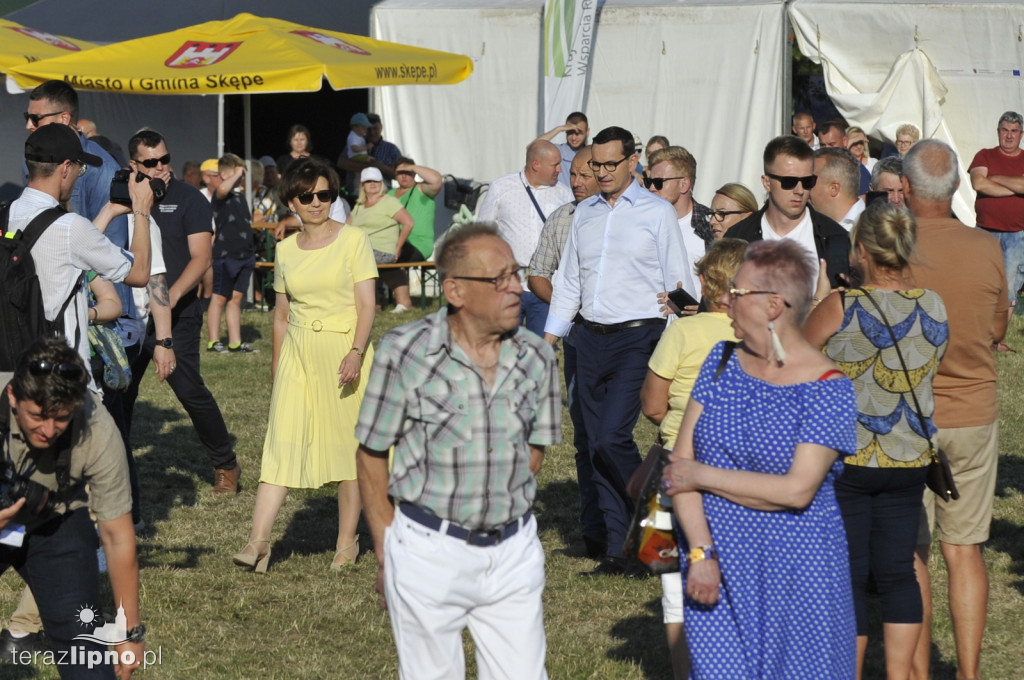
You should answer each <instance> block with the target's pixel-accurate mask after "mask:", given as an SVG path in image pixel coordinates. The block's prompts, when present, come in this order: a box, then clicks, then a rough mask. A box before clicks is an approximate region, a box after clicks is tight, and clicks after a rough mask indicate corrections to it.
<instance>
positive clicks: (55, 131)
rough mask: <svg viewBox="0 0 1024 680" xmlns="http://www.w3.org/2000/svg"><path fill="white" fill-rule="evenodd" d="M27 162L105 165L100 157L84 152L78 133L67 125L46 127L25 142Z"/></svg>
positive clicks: (31, 135) (38, 130)
mask: <svg viewBox="0 0 1024 680" xmlns="http://www.w3.org/2000/svg"><path fill="white" fill-rule="evenodd" d="M25 160H27V161H35V162H36V163H63V162H64V161H74V162H76V163H85V164H86V165H91V166H93V167H97V168H98V167H99V166H101V165H103V161H102V160H101V159H100V157H99V156H93V155H92V154H91V153H86V152H85V151H83V150H82V140H81V139H79V138H78V133H77V132H75V131H74V130H72V129H71V128H70V127H68V126H67V125H57V124H54V125H44V126H43V127H41V128H36V131H35V132H33V133H32V134H30V135H29V136H28V139H27V140H25Z"/></svg>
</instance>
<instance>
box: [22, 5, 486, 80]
mask: <svg viewBox="0 0 1024 680" xmlns="http://www.w3.org/2000/svg"><path fill="white" fill-rule="evenodd" d="M472 71H473V64H472V61H471V60H470V59H469V57H465V56H463V55H460V54H451V53H448V52H437V51H434V50H428V49H423V48H420V47H411V46H407V45H399V44H396V43H390V42H383V41H380V40H373V39H372V38H366V37H362V36H355V35H349V34H347V33H336V32H334V31H323V30H319V29H316V28H310V27H307V26H302V25H300V24H294V23H291V22H289V21H283V20H281V19H269V18H262V17H257V16H253V15H252V14H239V15H237V16H236V17H234V18H232V19H228V20H226V21H210V22H207V23H205V24H199V25H197V26H191V27H188V28H182V29H178V30H176V31H170V32H168V33H161V34H158V35H153V36H148V37H145V38H136V39H135V40H126V41H125V42H120V43H114V44H112V45H106V46H104V47H97V48H96V49H93V50H89V51H88V52H78V53H76V54H67V55H64V56H59V57H56V58H52V59H47V60H45V61H39V62H32V63H27V64H23V65H21V66H16V67H12V68H10V69H9V70H8V71H7V74H8V78H7V89H8V90H9V91H11V92H22V91H25V90H27V89H30V88H33V87H35V86H36V85H39V84H40V83H43V82H45V81H47V80H52V79H56V80H64V81H66V82H68V83H69V84H71V85H72V86H74V87H76V88H81V89H87V90H101V91H109V92H118V93H136V94H218V93H219V94H253V93H259V92H310V91H318V90H319V89H320V87H321V85H322V82H323V79H324V78H327V81H328V82H329V83H330V84H331V87H333V88H334V89H336V90H341V89H345V88H353V87H375V86H379V85H443V84H451V83H457V82H460V81H462V80H464V79H465V78H467V77H468V76H469V75H470V73H472Z"/></svg>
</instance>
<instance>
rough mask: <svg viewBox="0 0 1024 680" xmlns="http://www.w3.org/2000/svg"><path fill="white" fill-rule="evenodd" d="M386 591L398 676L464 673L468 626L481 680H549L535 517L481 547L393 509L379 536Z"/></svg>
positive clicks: (448, 678) (408, 679) (410, 679)
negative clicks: (464, 633)
mask: <svg viewBox="0 0 1024 680" xmlns="http://www.w3.org/2000/svg"><path fill="white" fill-rule="evenodd" d="M446 527H447V524H445V525H442V527H441V529H442V530H443V529H445V528H446ZM384 588H385V594H386V596H387V603H388V612H389V614H390V616H391V629H392V631H393V632H394V636H395V646H396V647H397V648H398V673H399V678H401V680H434V679H436V680H458V679H459V678H465V676H466V659H465V655H464V653H463V649H462V631H463V630H464V629H465V628H466V627H468V628H469V632H470V634H471V635H472V636H473V641H474V643H475V644H476V663H477V669H478V677H479V678H480V680H492V679H493V680H499V679H507V680H546V678H547V677H548V675H547V671H546V670H545V668H544V655H545V652H546V649H547V642H546V640H545V637H544V613H543V605H542V603H541V595H542V593H543V592H544V550H543V549H542V548H541V545H540V540H539V539H538V538H537V522H536V520H535V519H534V518H533V517H530V519H529V520H528V521H527V522H526V524H525V526H523V527H521V528H520V529H519V531H518V532H517V533H516V535H515V536H513V537H511V538H509V539H507V540H506V541H504V542H503V543H500V544H498V545H495V546H490V547H486V548H481V547H476V546H472V545H468V544H467V543H465V542H464V541H460V540H458V539H456V538H452V537H450V536H446V535H445V534H443V533H440V532H438V531H433V530H431V529H428V528H427V527H425V526H423V525H422V524H418V523H416V522H414V521H412V520H410V519H408V518H406V517H405V516H404V515H403V514H402V511H401V509H399V508H396V510H395V518H394V521H392V523H391V526H390V527H388V528H387V531H386V532H385V536H384Z"/></svg>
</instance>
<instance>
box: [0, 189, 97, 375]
mask: <svg viewBox="0 0 1024 680" xmlns="http://www.w3.org/2000/svg"><path fill="white" fill-rule="evenodd" d="M9 212H10V206H9V204H6V203H4V204H0V371H14V368H15V366H16V365H17V363H18V358H19V357H20V356H21V354H22V353H23V352H24V351H25V350H26V349H28V347H29V346H30V345H31V344H32V343H33V342H35V341H36V340H38V339H39V338H40V337H42V336H44V335H52V336H59V335H63V334H64V312H65V310H67V308H68V305H69V304H70V303H71V301H72V300H73V299H74V298H75V295H76V294H77V293H78V289H79V287H80V285H81V280H79V284H78V285H76V286H75V288H74V289H73V290H72V291H71V296H70V297H68V299H67V300H65V301H64V304H63V305H62V306H61V308H60V312H59V313H58V314H57V318H56V319H54V320H53V321H50V320H48V319H47V318H46V314H45V312H44V311H43V294H42V291H41V289H40V287H39V277H38V276H36V266H35V261H34V260H33V259H32V252H31V251H32V246H34V245H35V243H36V241H38V240H39V237H40V236H42V235H43V232H44V231H46V229H47V227H49V226H50V225H51V224H53V223H54V222H55V221H56V220H57V219H58V218H60V216H61V215H64V214H65V213H66V211H65V210H64V209H63V208H61V207H54V208H49V209H47V210H44V211H43V212H41V213H39V214H38V215H36V217H35V218H34V219H33V220H32V221H31V222H29V224H28V226H27V227H25V228H24V229H23V230H21V231H8V230H7V226H8V217H9Z"/></svg>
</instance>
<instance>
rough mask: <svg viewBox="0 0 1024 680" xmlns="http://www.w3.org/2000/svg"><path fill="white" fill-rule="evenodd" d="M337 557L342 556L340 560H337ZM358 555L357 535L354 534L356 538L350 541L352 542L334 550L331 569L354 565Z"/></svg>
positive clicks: (338, 569) (336, 569) (337, 569)
mask: <svg viewBox="0 0 1024 680" xmlns="http://www.w3.org/2000/svg"><path fill="white" fill-rule="evenodd" d="M339 557H340V558H342V561H341V562H339V561H338V558H339ZM358 557H359V537H358V536H356V540H354V541H352V543H350V544H349V545H347V546H345V547H344V548H341V549H340V550H336V551H334V559H333V560H331V571H341V570H342V569H348V568H350V567H354V566H355V565H356V559H357V558H358Z"/></svg>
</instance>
